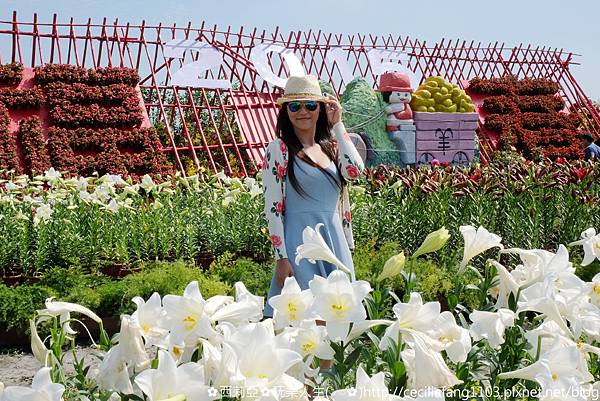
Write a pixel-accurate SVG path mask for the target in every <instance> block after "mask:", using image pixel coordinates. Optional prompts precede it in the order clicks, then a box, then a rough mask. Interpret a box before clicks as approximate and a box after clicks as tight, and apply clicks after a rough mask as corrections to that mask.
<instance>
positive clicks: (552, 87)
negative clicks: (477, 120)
mask: <svg viewBox="0 0 600 401" xmlns="http://www.w3.org/2000/svg"><path fill="white" fill-rule="evenodd" d="M469 90H470V91H471V92H473V93H478V94H480V95H488V96H497V95H526V96H536V95H552V94H554V93H558V91H560V85H559V84H558V83H556V82H553V81H550V80H547V79H542V78H535V79H529V78H525V79H521V80H518V79H517V78H516V77H514V76H512V75H508V76H506V77H502V78H491V79H485V78H473V79H472V80H471V81H470V82H469Z"/></svg>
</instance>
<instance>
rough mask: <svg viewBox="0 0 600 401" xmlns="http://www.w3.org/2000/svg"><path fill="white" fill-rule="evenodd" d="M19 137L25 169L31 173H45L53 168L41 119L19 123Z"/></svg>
mask: <svg viewBox="0 0 600 401" xmlns="http://www.w3.org/2000/svg"><path fill="white" fill-rule="evenodd" d="M19 137H20V139H21V146H22V149H23V156H24V158H25V168H26V170H27V171H28V172H30V173H37V174H40V173H43V172H44V171H46V170H48V169H49V168H50V167H51V164H50V156H49V155H48V151H47V150H46V141H45V140H44V134H43V133H42V126H41V122H40V119H39V117H37V116H35V117H30V118H27V119H24V120H21V121H20V122H19Z"/></svg>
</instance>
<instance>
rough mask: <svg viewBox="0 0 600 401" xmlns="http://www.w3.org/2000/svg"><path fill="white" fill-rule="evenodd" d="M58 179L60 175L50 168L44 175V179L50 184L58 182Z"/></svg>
mask: <svg viewBox="0 0 600 401" xmlns="http://www.w3.org/2000/svg"><path fill="white" fill-rule="evenodd" d="M60 177H62V174H61V173H60V172H58V171H56V170H54V167H50V169H49V170H47V171H46V173H45V174H44V178H45V179H46V180H47V181H48V182H50V183H54V182H56V181H58V180H59V179H60Z"/></svg>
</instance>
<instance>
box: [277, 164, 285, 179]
mask: <svg viewBox="0 0 600 401" xmlns="http://www.w3.org/2000/svg"><path fill="white" fill-rule="evenodd" d="M275 168H276V171H277V178H279V179H280V180H282V179H283V177H285V173H286V171H287V169H286V166H284V165H282V164H276V165H275Z"/></svg>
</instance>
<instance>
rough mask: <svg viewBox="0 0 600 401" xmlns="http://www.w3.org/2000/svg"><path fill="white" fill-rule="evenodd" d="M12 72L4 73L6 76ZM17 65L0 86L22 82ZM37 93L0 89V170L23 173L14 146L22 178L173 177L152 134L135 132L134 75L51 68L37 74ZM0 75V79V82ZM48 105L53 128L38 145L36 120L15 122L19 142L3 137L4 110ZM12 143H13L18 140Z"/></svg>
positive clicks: (138, 113)
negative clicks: (53, 173) (57, 174)
mask: <svg viewBox="0 0 600 401" xmlns="http://www.w3.org/2000/svg"><path fill="white" fill-rule="evenodd" d="M9 73H10V74H9ZM22 73H23V67H22V66H21V65H10V66H0V84H2V83H3V81H2V80H1V79H2V77H4V76H7V77H8V76H9V75H10V79H11V80H10V81H9V80H6V82H10V83H13V84H14V83H18V82H19V81H20V80H21V79H22ZM35 73H36V81H37V83H38V84H40V87H34V88H32V89H22V90H17V89H13V88H0V168H1V169H13V170H16V171H17V172H18V173H21V172H22V171H20V169H19V159H18V156H17V140H18V141H19V144H20V145H21V146H22V150H23V152H22V153H23V162H24V163H23V165H24V166H25V170H26V171H27V172H32V171H33V172H35V173H40V172H43V171H45V170H47V169H48V168H49V167H50V166H53V167H55V168H56V169H58V170H61V171H63V172H65V173H67V174H68V173H71V174H73V175H91V174H92V173H94V172H97V173H99V174H105V173H110V174H121V175H124V176H133V177H134V178H135V177H136V176H141V175H143V174H157V173H160V174H164V175H168V174H173V169H172V165H171V164H170V162H169V160H168V158H167V156H166V155H165V154H163V153H162V152H161V151H160V148H161V143H160V140H159V138H158V135H157V133H156V131H155V130H154V129H139V126H140V124H141V123H142V121H143V110H142V107H141V105H140V99H139V97H138V93H137V91H136V85H137V83H138V81H139V75H138V73H137V71H136V70H133V69H128V68H100V69H97V70H88V69H85V68H81V67H76V66H72V65H54V64H49V65H46V66H44V67H39V68H36V69H35ZM2 74H4V75H2ZM41 104H47V105H48V111H49V116H50V120H51V123H52V124H53V127H52V128H51V129H50V131H49V132H48V140H47V141H46V140H45V138H44V132H43V131H42V125H41V122H40V119H39V118H38V117H31V118H27V119H24V120H21V121H20V124H19V132H18V134H17V135H8V125H9V122H10V117H9V114H8V110H7V107H8V108H11V109H17V108H32V107H38V106H40V105H41ZM17 138H18V139H17Z"/></svg>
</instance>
